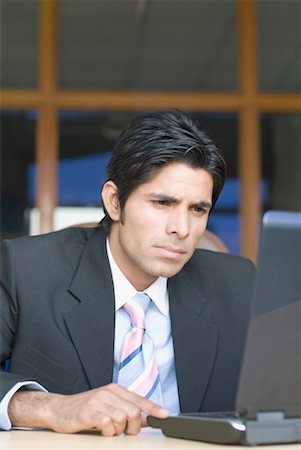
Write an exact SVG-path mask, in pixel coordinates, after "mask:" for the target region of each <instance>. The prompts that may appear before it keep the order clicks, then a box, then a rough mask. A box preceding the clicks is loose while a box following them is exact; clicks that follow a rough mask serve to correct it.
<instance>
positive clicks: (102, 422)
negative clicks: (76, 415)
mask: <svg viewBox="0 0 301 450" xmlns="http://www.w3.org/2000/svg"><path fill="white" fill-rule="evenodd" d="M95 427H96V428H97V429H99V430H100V431H101V434H102V435H103V436H114V435H115V432H116V430H115V426H114V424H113V422H112V419H111V417H110V416H108V415H107V414H100V415H99V416H98V417H97V420H96V423H95Z"/></svg>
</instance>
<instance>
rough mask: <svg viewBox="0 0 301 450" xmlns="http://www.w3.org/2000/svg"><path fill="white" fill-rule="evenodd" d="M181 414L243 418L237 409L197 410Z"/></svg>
mask: <svg viewBox="0 0 301 450" xmlns="http://www.w3.org/2000/svg"><path fill="white" fill-rule="evenodd" d="M179 416H189V417H204V418H212V419H224V418H228V419H241V416H240V415H239V414H238V413H237V412H236V411H212V412H196V413H180V414H179Z"/></svg>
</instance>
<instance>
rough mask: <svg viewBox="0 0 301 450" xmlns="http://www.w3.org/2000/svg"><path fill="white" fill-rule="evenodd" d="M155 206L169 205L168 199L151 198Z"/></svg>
mask: <svg viewBox="0 0 301 450" xmlns="http://www.w3.org/2000/svg"><path fill="white" fill-rule="evenodd" d="M152 202H153V204H154V205H155V206H169V205H170V202H169V201H168V200H153V201H152Z"/></svg>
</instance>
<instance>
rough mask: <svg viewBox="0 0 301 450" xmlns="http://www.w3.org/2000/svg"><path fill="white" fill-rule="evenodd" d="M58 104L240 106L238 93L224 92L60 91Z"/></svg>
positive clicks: (224, 108) (204, 108)
mask: <svg viewBox="0 0 301 450" xmlns="http://www.w3.org/2000/svg"><path fill="white" fill-rule="evenodd" d="M55 101H56V104H57V105H58V106H59V107H60V108H61V109H76V108H81V109H112V110H114V109H115V110H145V109H166V108H181V109H184V110H185V109H186V110H190V111H218V110H219V111H235V110H237V109H238V108H239V106H240V97H239V95H238V94H236V93H224V92H215V93H210V94H208V93H202V92H103V91H85V92H82V91H81V92H79V91H65V92H59V93H58V92H57V93H56V94H55Z"/></svg>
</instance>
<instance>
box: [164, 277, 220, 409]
mask: <svg viewBox="0 0 301 450" xmlns="http://www.w3.org/2000/svg"><path fill="white" fill-rule="evenodd" d="M169 298H170V312H171V327H172V334H173V342H174V351H175V366H176V374H177V381H178V388H179V398H180V408H181V411H183V412H196V411H199V410H200V407H201V404H202V400H203V397H204V395H205V392H206V388H207V385H208V382H209V379H210V375H211V372H212V369H213V366H214V360H215V355H216V351H217V340H218V329H217V327H216V326H215V325H213V324H211V323H209V322H208V321H207V320H206V319H205V317H204V308H205V305H206V300H205V298H204V297H203V296H202V295H201V293H200V292H199V290H197V289H196V287H195V285H194V284H193V282H192V281H191V279H190V278H189V276H188V275H187V273H186V272H185V269H184V270H182V271H181V273H180V274H179V275H177V276H175V277H174V278H172V279H170V280H169Z"/></svg>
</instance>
